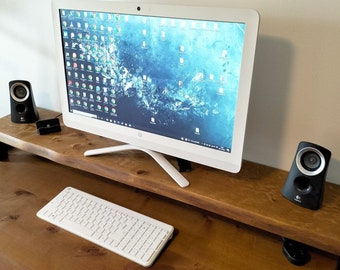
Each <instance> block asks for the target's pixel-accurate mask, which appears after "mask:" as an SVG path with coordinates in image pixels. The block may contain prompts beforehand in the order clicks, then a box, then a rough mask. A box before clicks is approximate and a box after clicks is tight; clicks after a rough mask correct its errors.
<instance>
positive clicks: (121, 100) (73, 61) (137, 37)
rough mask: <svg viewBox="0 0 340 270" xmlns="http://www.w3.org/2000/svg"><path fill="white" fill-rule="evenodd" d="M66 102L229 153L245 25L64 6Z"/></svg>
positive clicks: (74, 108)
mask: <svg viewBox="0 0 340 270" xmlns="http://www.w3.org/2000/svg"><path fill="white" fill-rule="evenodd" d="M60 21H61V31H62V43H63V49H64V61H65V72H66V81H67V89H68V97H69V108H70V111H72V112H74V113H80V114H83V115H88V116H89V117H95V118H98V119H100V120H103V121H108V122H112V124H117V125H124V126H127V127H132V128H135V129H140V130H143V131H147V132H152V133H156V134H159V135H163V136H167V137H170V138H174V139H178V140H183V141H187V142H189V143H195V144H199V145H202V146H206V147H210V148H214V149H219V150H221V151H227V152H231V149H232V139H233V138H232V136H233V129H234V120H235V110H236V104H237V97H238V87H239V78H240V68H241V61H242V51H243V42H244V30H245V25H244V24H242V23H228V22H213V21H199V20H188V19H176V18H161V17H145V16H137V15H126V14H113V13H100V12H90V11H76V10H61V11H60Z"/></svg>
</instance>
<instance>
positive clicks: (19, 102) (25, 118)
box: [9, 80, 39, 123]
mask: <svg viewBox="0 0 340 270" xmlns="http://www.w3.org/2000/svg"><path fill="white" fill-rule="evenodd" d="M9 93H10V99H11V120H12V122H14V123H34V122H36V121H37V120H38V119H39V114H38V110H37V108H36V106H35V102H34V97H33V92H32V88H31V84H30V82H28V81H23V80H15V81H10V82H9Z"/></svg>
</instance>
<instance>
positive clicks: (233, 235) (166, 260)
mask: <svg viewBox="0 0 340 270" xmlns="http://www.w3.org/2000/svg"><path fill="white" fill-rule="evenodd" d="M9 156H10V160H9V161H7V162H0V172H1V178H0V250H1V253H0V254H1V255H0V268H1V269H16V270H17V269H35V270H40V269H43V270H45V269H71V270H72V269H115V270H120V269H145V268H143V267H141V266H138V265H137V264H135V263H133V262H131V261H129V260H127V259H124V258H122V257H120V256H118V255H115V254H114V253H112V252H108V251H107V250H105V249H103V248H101V247H98V246H96V245H94V244H91V243H90V242H88V241H86V240H84V239H81V238H79V237H77V236H75V235H72V234H70V233H68V232H66V231H64V230H62V229H59V228H57V227H55V226H53V225H51V224H49V223H47V222H44V221H42V220H40V219H38V218H37V217H36V212H37V211H38V210H39V209H40V208H41V207H42V206H43V205H45V204H46V203H47V202H48V201H49V200H50V199H51V198H53V197H54V196H55V195H56V194H57V193H59V192H60V191H61V190H62V189H64V188H65V187H66V186H73V187H76V188H78V189H81V190H84V191H86V192H89V193H92V194H94V195H96V196H99V197H101V198H103V199H106V200H109V201H112V202H114V203H118V204H120V205H122V206H125V207H128V208H130V209H133V210H136V211H138V212H141V213H143V214H146V215H149V216H152V217H154V218H157V219H159V220H162V221H164V222H167V223H170V224H172V225H174V226H175V228H176V235H175V237H174V239H173V240H172V242H171V243H170V244H169V245H168V246H167V248H166V249H165V250H164V252H163V253H162V254H161V256H160V257H159V259H158V260H157V261H156V262H155V264H154V265H153V266H152V267H151V268H150V269H162V270H164V269H173V270H175V269H178V270H184V269H207V270H209V269H211V270H225V269H233V270H238V269H242V270H243V269H277V270H281V269H282V270H283V269H284V270H289V269H296V266H293V265H292V264H290V263H289V262H288V261H287V260H286V259H285V257H284V256H283V254H282V252H281V241H280V239H279V237H276V236H274V235H272V234H268V233H265V232H263V231H260V230H257V229H254V228H251V227H248V226H246V225H243V224H240V223H237V222H234V221H231V220H227V219H224V218H221V217H218V216H216V215H213V214H209V213H208V212H204V211H200V210H198V209H196V208H193V207H189V206H188V205H186V204H182V203H178V202H174V201H172V200H169V199H165V198H161V197H159V196H155V195H153V194H151V193H148V192H144V191H141V190H138V189H134V188H131V187H128V186H125V185H122V184H119V183H117V182H113V181H108V180H107V179H106V178H102V177H100V176H97V175H93V174H90V173H86V172H82V171H79V170H75V169H72V168H69V167H66V166H62V165H58V164H56V163H53V162H50V161H48V160H46V159H43V158H40V157H37V156H33V155H31V154H29V153H27V152H23V151H19V150H15V149H14V150H11V151H10V155H9ZM335 265H336V259H335V256H331V255H329V254H324V253H320V252H319V251H317V250H313V251H312V260H311V261H310V262H309V263H308V264H307V265H305V267H304V268H303V269H335Z"/></svg>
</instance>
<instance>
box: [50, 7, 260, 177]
mask: <svg viewBox="0 0 340 270" xmlns="http://www.w3.org/2000/svg"><path fill="white" fill-rule="evenodd" d="M60 9H70V10H87V11H97V12H112V13H122V14H132V15H146V16H158V17H160V16H161V17H169V18H183V19H197V20H213V21H228V22H240V23H245V24H246V29H245V37H244V38H245V39H244V49H243V57H242V63H241V72H240V74H241V77H240V84H239V92H238V100H237V106H236V114H235V125H234V132H233V144H232V151H231V153H228V152H223V151H220V150H215V149H211V148H207V147H204V146H200V145H196V144H192V143H187V142H184V141H180V140H175V139H172V138H169V137H165V136H161V135H157V134H153V133H149V132H145V131H141V130H137V129H133V128H129V127H125V126H120V125H115V124H112V123H109V122H105V121H101V120H97V119H93V118H88V117H84V116H81V115H79V114H74V113H71V112H70V111H69V102H68V97H67V84H66V81H65V78H66V75H65V68H64V56H63V49H62V48H63V46H62V36H61V24H60V18H59V10H60ZM52 12H53V25H54V30H55V31H54V34H55V44H56V54H57V61H58V63H57V64H58V88H59V94H60V103H61V110H62V117H63V121H64V124H65V125H66V126H68V127H72V128H75V129H79V130H82V131H85V132H89V133H93V134H96V135H100V136H103V137H107V138H110V139H112V140H115V141H119V142H122V143H127V144H131V145H136V146H138V147H143V148H146V149H150V150H153V151H156V152H159V153H162V154H166V155H171V156H175V157H179V158H182V159H186V160H190V161H193V162H196V163H200V164H203V165H207V166H210V167H214V168H218V169H221V170H224V171H229V172H233V173H237V172H239V171H240V168H241V165H242V154H243V144H244V137H245V130H246V120H247V113H248V105H249V96H250V88H251V80H252V73H253V64H254V58H255V49H256V41H257V34H258V26H259V14H258V13H257V12H256V11H255V10H252V9H233V8H222V7H216V8H215V7H202V6H185V5H183V6H182V5H164V4H145V3H138V2H125V1H124V2H120V1H89V0H54V1H53V2H52Z"/></svg>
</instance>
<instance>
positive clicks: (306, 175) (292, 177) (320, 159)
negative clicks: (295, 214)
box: [282, 142, 331, 210]
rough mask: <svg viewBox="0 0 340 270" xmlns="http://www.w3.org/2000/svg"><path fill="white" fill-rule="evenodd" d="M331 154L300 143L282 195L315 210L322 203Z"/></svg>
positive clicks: (306, 143) (317, 147)
mask: <svg viewBox="0 0 340 270" xmlns="http://www.w3.org/2000/svg"><path fill="white" fill-rule="evenodd" d="M330 159H331V152H330V151H329V150H327V149H326V148H324V147H322V146H319V145H316V144H313V143H310V142H300V144H299V146H298V149H297V152H296V155H295V158H294V160H293V164H292V167H291V169H290V172H289V174H288V177H287V180H286V183H285V185H284V186H283V189H282V195H283V196H284V197H285V198H287V199H288V200H290V201H292V202H294V203H295V204H297V205H300V206H302V207H305V208H309V209H312V210H317V209H318V208H319V207H320V206H321V203H322V199H323V193H324V186H325V181H326V175H327V169H328V165H329V161H330Z"/></svg>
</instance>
